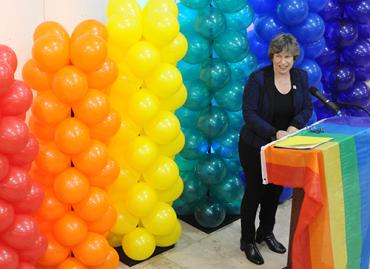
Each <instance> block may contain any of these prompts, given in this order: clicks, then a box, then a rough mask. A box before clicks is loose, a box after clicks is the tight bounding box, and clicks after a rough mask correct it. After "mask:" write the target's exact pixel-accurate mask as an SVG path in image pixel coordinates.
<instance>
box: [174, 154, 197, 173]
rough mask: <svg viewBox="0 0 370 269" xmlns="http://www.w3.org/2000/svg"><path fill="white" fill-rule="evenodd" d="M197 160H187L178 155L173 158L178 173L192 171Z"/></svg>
mask: <svg viewBox="0 0 370 269" xmlns="http://www.w3.org/2000/svg"><path fill="white" fill-rule="evenodd" d="M197 161H198V160H188V159H186V158H184V157H182V156H181V155H180V154H179V155H176V156H175V162H176V164H177V165H178V167H179V169H180V171H181V172H182V171H190V170H193V168H194V167H195V165H196V163H197Z"/></svg>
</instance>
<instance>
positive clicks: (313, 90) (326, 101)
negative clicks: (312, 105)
mask: <svg viewBox="0 0 370 269" xmlns="http://www.w3.org/2000/svg"><path fill="white" fill-rule="evenodd" d="M308 90H309V91H310V93H311V94H312V95H313V96H315V97H316V98H317V99H319V100H320V101H321V102H323V103H324V104H325V105H326V106H327V107H328V108H330V109H331V110H333V111H334V112H335V113H337V114H338V113H340V110H339V107H338V106H337V105H336V104H334V103H333V102H331V101H330V100H329V99H328V98H326V97H325V96H324V95H322V94H321V93H320V92H319V90H318V89H316V88H315V87H310V88H309V89H308Z"/></svg>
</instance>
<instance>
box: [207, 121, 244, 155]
mask: <svg viewBox="0 0 370 269" xmlns="http://www.w3.org/2000/svg"><path fill="white" fill-rule="evenodd" d="M238 143H239V132H238V131H236V130H234V129H231V128H229V129H228V130H227V131H226V132H225V133H224V134H223V135H222V136H220V137H218V138H216V139H214V140H212V148H213V149H214V151H215V153H217V154H218V155H220V156H221V157H223V158H234V159H235V158H237V157H238Z"/></svg>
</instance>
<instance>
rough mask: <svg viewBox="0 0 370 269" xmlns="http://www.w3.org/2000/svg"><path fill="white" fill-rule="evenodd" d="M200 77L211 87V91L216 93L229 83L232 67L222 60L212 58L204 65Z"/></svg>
mask: <svg viewBox="0 0 370 269" xmlns="http://www.w3.org/2000/svg"><path fill="white" fill-rule="evenodd" d="M199 77H200V80H201V81H202V82H204V83H205V84H206V85H207V86H208V87H209V90H210V91H215V90H217V89H220V88H222V87H223V86H225V85H226V84H227V83H228V82H229V80H230V67H229V66H228V64H227V63H226V62H225V61H223V60H221V59H218V58H211V59H209V60H208V61H207V62H205V63H204V64H202V66H201V69H200V74H199Z"/></svg>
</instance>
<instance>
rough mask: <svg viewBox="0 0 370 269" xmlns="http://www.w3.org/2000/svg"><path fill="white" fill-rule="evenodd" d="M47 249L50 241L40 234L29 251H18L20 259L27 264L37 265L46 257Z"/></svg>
mask: <svg viewBox="0 0 370 269" xmlns="http://www.w3.org/2000/svg"><path fill="white" fill-rule="evenodd" d="M47 247H48V240H47V238H46V236H45V235H43V234H41V233H40V234H39V235H38V236H37V238H36V240H35V241H34V242H33V244H32V246H31V247H30V248H29V249H26V250H20V251H18V254H19V258H20V259H21V260H22V261H25V262H30V263H36V262H37V260H39V259H40V258H41V257H42V256H43V255H44V253H45V251H46V249H47Z"/></svg>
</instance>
